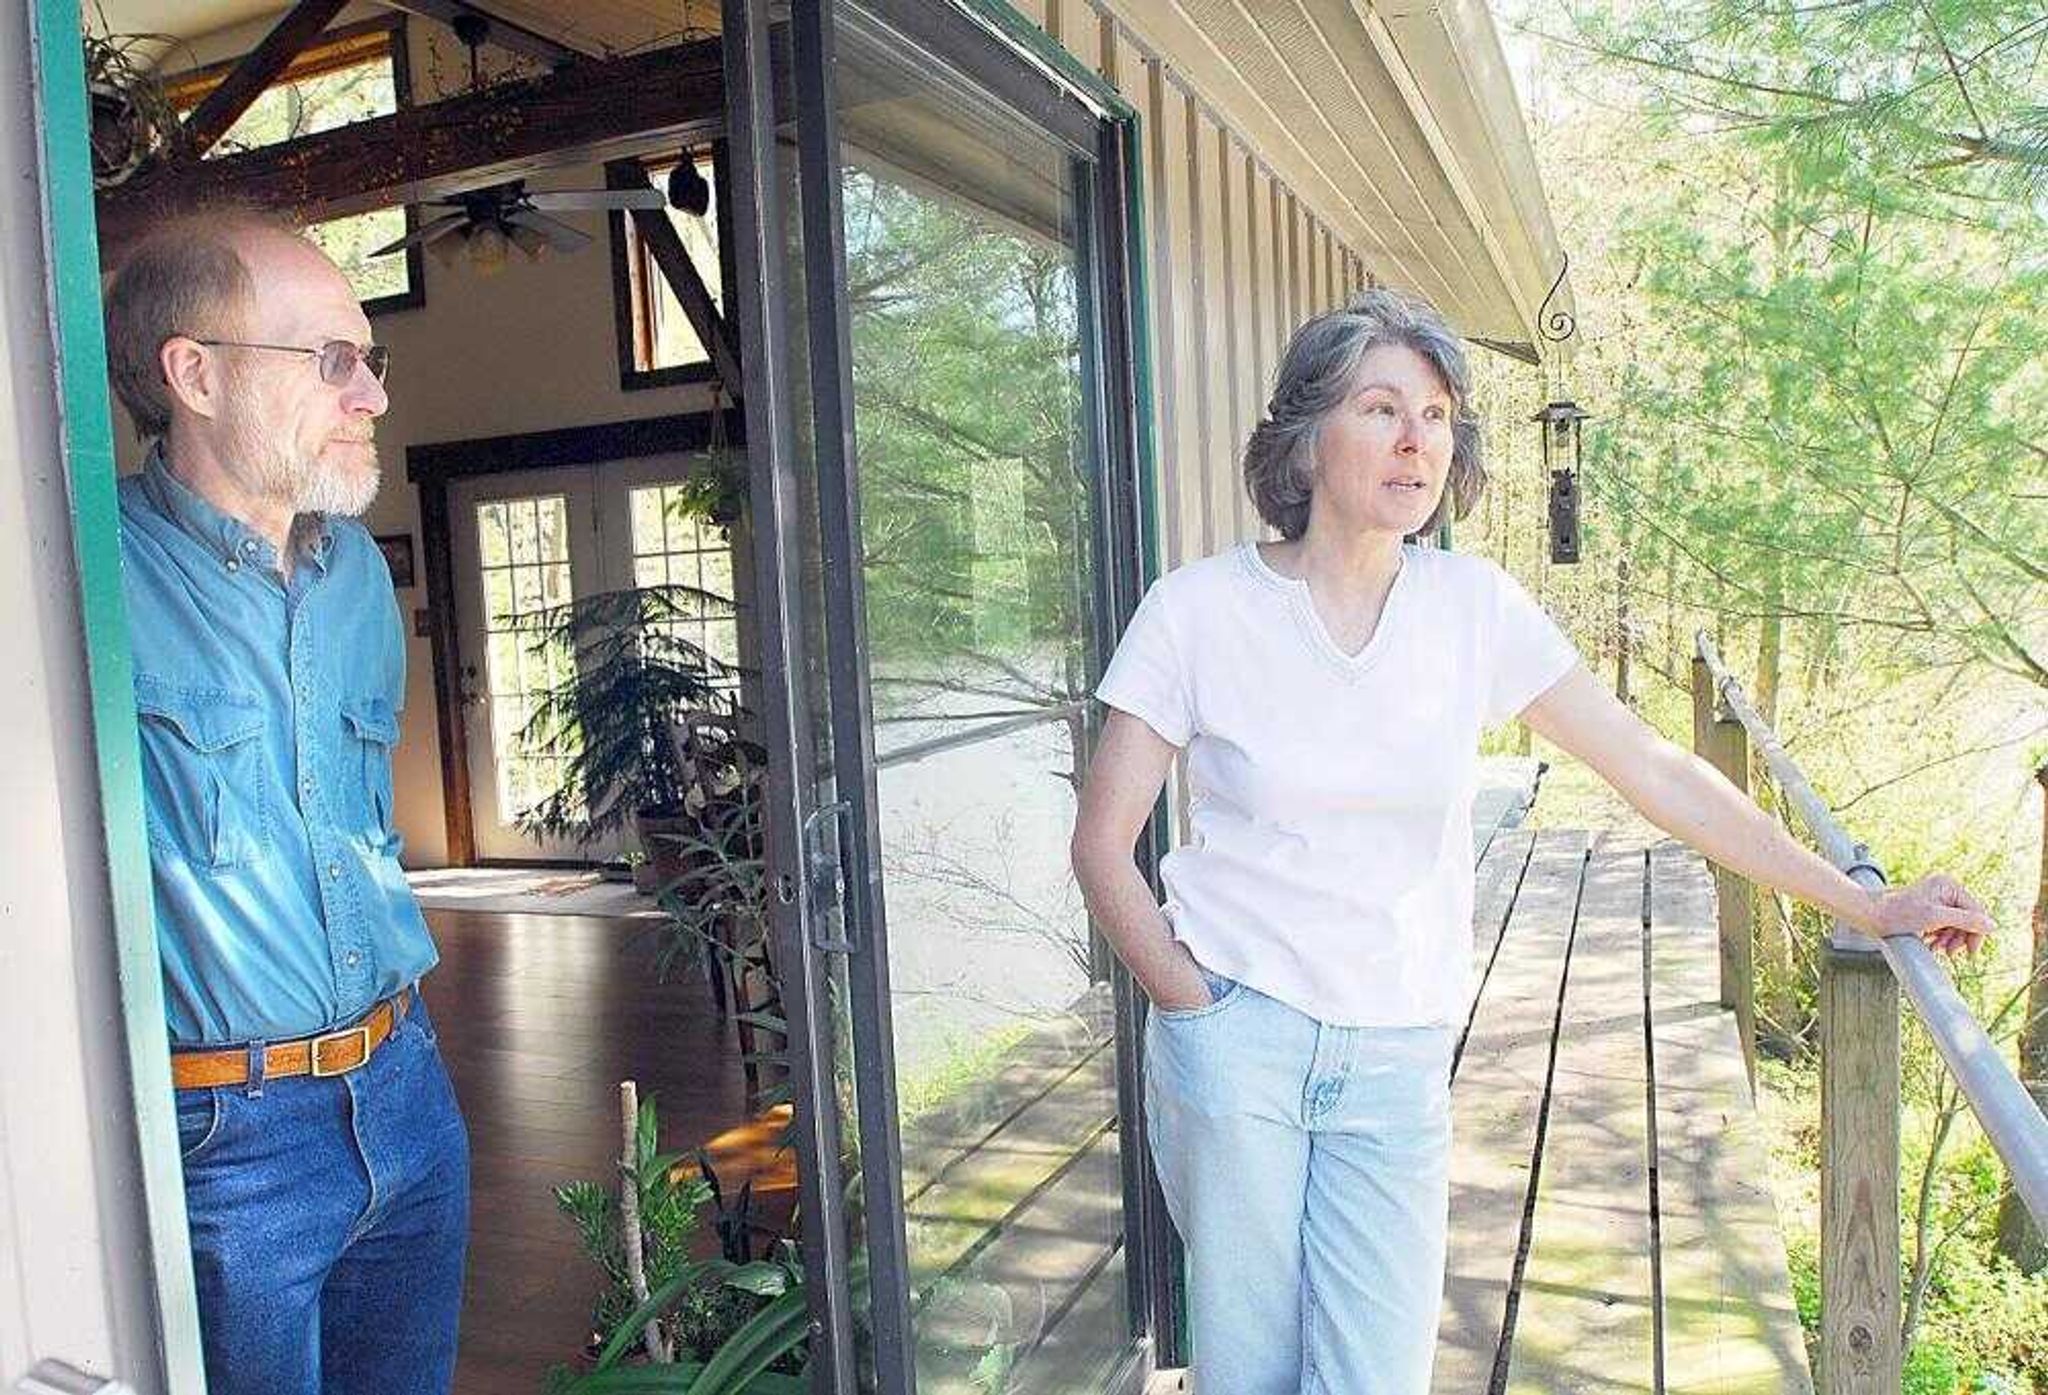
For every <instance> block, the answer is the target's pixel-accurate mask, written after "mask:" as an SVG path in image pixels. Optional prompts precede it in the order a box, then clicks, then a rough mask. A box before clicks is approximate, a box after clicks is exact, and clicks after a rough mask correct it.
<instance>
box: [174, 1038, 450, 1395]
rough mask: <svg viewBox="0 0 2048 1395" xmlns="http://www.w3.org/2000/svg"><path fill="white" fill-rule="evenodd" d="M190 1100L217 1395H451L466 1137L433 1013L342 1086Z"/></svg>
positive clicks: (190, 1094) (240, 1090)
mask: <svg viewBox="0 0 2048 1395" xmlns="http://www.w3.org/2000/svg"><path fill="white" fill-rule="evenodd" d="M177 1104H178V1145H179V1149H180V1151H181V1153H182V1155H183V1157H184V1163H185V1206H186V1210H187V1212H188V1213H189V1216H190V1220H191V1227H192V1263H193V1268H194V1271H195V1275H196V1278H197V1280H198V1289H199V1322H200V1335H201V1338H202V1342H203V1345H204V1348H205V1353H206V1388H207V1392H208V1395H371V1393H372V1392H376V1395H446V1392H447V1390H448V1387H449V1384H450V1382H451V1381H452V1379H453V1377H454V1372H455V1329H456V1319H457V1317H458V1316H459V1314H460V1311H461V1306H462V1259H463V1250H464V1247H465V1246H466V1244H467V1242H468V1237H469V1138H468V1135H467V1133H466V1132H465V1130H464V1128H463V1123H462V1115H461V1113H460V1112H459V1111H458V1109H457V1107H456V1103H455V1092H454V1089H453V1087H451V1086H450V1084H449V1082H448V1073H447V1071H446V1069H445V1068H444V1067H443V1066H442V1064H441V1053H440V1051H439V1049H438V1047H437V1046H436V1045H435V1041H434V1032H433V1026H432V1024H431V1023H430V1022H429V1021H428V1019H427V1013H426V1006H425V1004H423V1003H421V1002H419V1001H417V1000H415V1001H414V1003H413V1006H412V1011H410V1012H408V1013H407V1014H406V1016H405V1020H404V1021H402V1022H401V1023H399V1025H398V1030H397V1031H395V1032H393V1033H392V1034H391V1037H390V1039H389V1040H387V1041H386V1042H385V1043H384V1045H383V1046H382V1047H381V1048H379V1050H378V1051H377V1053H376V1054H375V1055H374V1056H372V1057H371V1058H370V1060H369V1062H368V1063H367V1064H366V1065H364V1066H363V1067H362V1068H361V1069H359V1070H355V1071H351V1072H350V1073H349V1074H347V1075H341V1076H334V1077H330V1078H327V1079H323V1080H315V1079H312V1078H310V1077H307V1076H292V1077H288V1078H285V1079H280V1080H272V1081H268V1082H266V1083H264V1084H263V1085H261V1086H260V1087H255V1086H250V1085H226V1086H220V1087H217V1088H215V1089H210V1090H179V1091H178V1092H177Z"/></svg>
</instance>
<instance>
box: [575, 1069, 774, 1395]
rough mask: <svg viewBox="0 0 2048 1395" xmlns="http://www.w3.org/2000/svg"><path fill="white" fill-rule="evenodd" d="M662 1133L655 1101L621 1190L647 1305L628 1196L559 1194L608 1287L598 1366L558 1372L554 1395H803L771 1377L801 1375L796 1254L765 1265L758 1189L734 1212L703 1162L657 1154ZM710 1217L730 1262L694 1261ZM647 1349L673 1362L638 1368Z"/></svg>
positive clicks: (585, 1188)
mask: <svg viewBox="0 0 2048 1395" xmlns="http://www.w3.org/2000/svg"><path fill="white" fill-rule="evenodd" d="M658 1126H659V1120H658V1117H657V1115H656V1112H655V1106H654V1102H653V1101H652V1100H649V1101H646V1102H643V1103H642V1104H641V1106H640V1109H639V1111H638V1114H637V1117H636V1118H635V1120H634V1155H633V1165H632V1167H631V1168H630V1169H622V1172H625V1171H629V1172H630V1176H622V1178H621V1186H622V1187H623V1186H627V1185H630V1186H632V1187H633V1188H634V1196H635V1198H636V1200H637V1202H638V1206H639V1225H640V1235H639V1251H640V1257H641V1261H642V1266H643V1271H644V1276H645V1280H646V1284H647V1297H646V1298H645V1300H642V1301H636V1300H635V1297H634V1288H633V1283H632V1278H631V1266H630V1264H629V1261H628V1255H627V1235H626V1219H625V1217H626V1208H625V1206H624V1205H623V1204H622V1200H621V1196H620V1195H619V1194H617V1193H614V1192H613V1191H612V1190H610V1189H608V1188H606V1187H604V1186H602V1185H600V1184H598V1183H596V1182H589V1181H578V1182H569V1183H565V1184H564V1185H562V1186H559V1187H557V1188H556V1189H555V1202H556V1205H557V1206H558V1207H560V1209H561V1211H562V1214H563V1215H564V1216H566V1217H567V1218H568V1219H569V1221H570V1222H571V1223H572V1224H573V1225H574V1226H575V1227H576V1232H577V1236H578V1238H579V1239H580V1240H581V1241H582V1244H583V1249H584V1252H585V1253H586V1254H587V1255H589V1256H590V1258H591V1259H592V1260H593V1261H594V1262H595V1263H596V1264H597V1265H598V1267H599V1268H600V1269H602V1270H603V1271H604V1275H605V1278H606V1281H607V1282H606V1284H605V1287H604V1289H603V1291H602V1292H601V1293H600V1294H599V1295H598V1298H597V1302H596V1305H595V1307H594V1309H593V1313H592V1318H593V1323H594V1334H595V1335H594V1338H593V1340H594V1342H595V1343H596V1344H597V1348H598V1349H597V1354H596V1357H595V1359H594V1360H593V1362H592V1364H591V1366H590V1367H589V1369H587V1370H582V1371H578V1370H576V1369H575V1368H573V1367H570V1366H558V1367H556V1368H555V1369H554V1370H552V1371H550V1372H549V1375H548V1378H547V1384H546V1389H547V1391H548V1392H549V1395H608V1392H614V1391H664V1392H676V1393H677V1395H713V1392H718V1393H719V1395H725V1393H727V1392H742V1391H745V1392H753V1395H776V1392H780V1391H782V1390H785V1389H787V1390H790V1391H797V1390H800V1389H801V1388H802V1384H801V1382H800V1381H795V1380H791V1381H789V1382H788V1383H787V1384H784V1383H778V1382H777V1381H776V1380H774V1379H773V1378H772V1377H773V1375H774V1373H775V1372H780V1373H782V1374H783V1375H784V1376H789V1375H791V1374H792V1373H794V1372H796V1371H799V1370H800V1369H801V1367H802V1363H803V1347H804V1343H805V1341H806V1338H807V1336H808V1331H809V1317H808V1311H807V1308H806V1305H805V1300H804V1293H803V1277H802V1276H803V1271H802V1265H801V1263H800V1262H799V1260H798V1256H797V1250H796V1247H795V1245H794V1244H793V1243H792V1242H790V1241H788V1240H778V1241H773V1242H772V1243H771V1244H769V1245H766V1246H764V1247H761V1248H762V1249H763V1251H764V1252H763V1254H762V1256H761V1257H756V1249H757V1246H756V1241H757V1239H758V1238H759V1237H760V1236H761V1235H762V1228H761V1227H759V1226H758V1225H756V1224H754V1223H753V1221H752V1217H751V1209H752V1208H751V1204H750V1203H751V1196H752V1188H751V1185H749V1186H746V1187H743V1188H742V1189H741V1191H740V1193H739V1195H738V1197H737V1198H736V1199H735V1201H734V1202H733V1203H732V1204H731V1205H728V1204H727V1202H726V1200H725V1192H724V1189H723V1187H722V1186H721V1184H720V1183H719V1180H718V1177H717V1174H716V1173H715V1172H714V1171H713V1170H712V1168H711V1165H710V1162H709V1160H708V1159H707V1158H705V1157H704V1156H703V1155H702V1154H701V1153H700V1154H699V1155H698V1159H697V1167H696V1170H695V1171H694V1172H693V1171H691V1170H690V1169H689V1168H688V1167H687V1166H686V1165H685V1159H684V1155H683V1154H681V1153H676V1152H669V1153H664V1152H662V1151H660V1149H659V1147H658V1145H657V1143H656V1135H657V1133H658ZM707 1206H709V1207H712V1208H713V1210H714V1212H715V1214H716V1217H717V1230H718V1235H719V1242H720V1249H721V1251H722V1252H721V1253H720V1254H719V1255H718V1256H717V1257H715V1258H710V1259H692V1258H690V1251H691V1249H692V1248H693V1245H694V1242H695V1240H696V1238H697V1236H698V1235H699V1233H700V1232H701V1230H702V1223H703V1219H704V1211H705V1208H706V1207H707ZM650 1331H651V1333H652V1336H653V1337H654V1339H655V1340H654V1341H653V1342H651V1343H650V1342H649V1341H648V1338H649V1335H650ZM649 1346H655V1347H659V1349H660V1350H661V1351H663V1352H674V1353H675V1357H676V1359H675V1360H673V1361H665V1362H647V1363H646V1364H640V1363H641V1361H642V1360H643V1359H644V1358H643V1357H642V1355H641V1353H642V1352H643V1349H645V1348H647V1347H649Z"/></svg>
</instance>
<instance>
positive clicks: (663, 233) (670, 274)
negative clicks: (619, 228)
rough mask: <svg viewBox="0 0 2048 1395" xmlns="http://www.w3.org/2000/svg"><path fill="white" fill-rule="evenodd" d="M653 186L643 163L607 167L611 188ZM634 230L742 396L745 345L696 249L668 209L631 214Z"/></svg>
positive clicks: (730, 387)
mask: <svg viewBox="0 0 2048 1395" xmlns="http://www.w3.org/2000/svg"><path fill="white" fill-rule="evenodd" d="M652 186H653V181H652V180H650V179H648V177H647V170H646V168H645V167H644V166H642V165H641V164H640V162H639V161H637V160H611V161H607V162H606V164H605V167H604V187H605V188H607V189H647V188H651V187H652ZM629 216H630V217H631V218H632V220H633V226H634V227H635V228H636V229H638V230H639V233H640V238H641V240H642V241H643V242H645V243H646V244H647V254H648V255H649V256H650V257H652V258H653V259H654V264H655V265H656V266H657V267H659V268H661V275H662V279H663V280H665V281H667V282H668V284H669V289H670V290H672V291H674V292H675V293H676V299H677V300H678V301H680V302H681V303H682V307H683V316H684V318H686V319H687V320H689V322H690V328H691V329H694V330H695V331H697V342H698V343H700V344H702V345H703V346H704V349H705V352H707V353H709V354H710V355H711V367H712V369H713V371H715V372H716V373H717V374H718V377H719V381H720V382H722V383H724V384H725V390H726V391H727V392H728V393H730V394H732V395H733V396H735V397H737V396H739V395H740V394H741V392H742V387H741V379H740V346H739V340H738V339H736V338H735V337H734V336H733V332H732V326H731V324H729V323H728V322H727V321H726V319H725V317H724V316H723V315H721V314H719V313H718V302H717V301H715V300H713V299H712V298H711V288H710V287H709V286H707V285H705V284H704V277H703V275H702V273H700V272H699V271H698V270H697V263H696V262H695V261H694V260H693V259H692V258H691V256H690V249H689V248H688V247H685V246H684V245H683V239H682V236H681V235H680V234H678V233H677V232H676V226H675V224H673V223H671V222H670V221H669V220H668V213H667V211H666V210H663V209H658V208H636V209H634V210H632V212H631V214H630V215H629Z"/></svg>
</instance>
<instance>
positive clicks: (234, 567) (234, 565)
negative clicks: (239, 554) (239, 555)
mask: <svg viewBox="0 0 2048 1395" xmlns="http://www.w3.org/2000/svg"><path fill="white" fill-rule="evenodd" d="M241 569H242V564H241V563H240V562H238V561H236V560H235V559H234V558H232V557H230V558H228V570H229V571H231V572H238V571H240V570H241Z"/></svg>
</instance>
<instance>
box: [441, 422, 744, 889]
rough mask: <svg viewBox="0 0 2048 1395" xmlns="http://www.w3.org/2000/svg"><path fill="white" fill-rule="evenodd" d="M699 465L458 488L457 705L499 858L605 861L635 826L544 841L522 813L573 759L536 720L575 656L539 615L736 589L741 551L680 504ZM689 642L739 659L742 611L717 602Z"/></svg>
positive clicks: (490, 855) (564, 472)
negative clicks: (662, 590)
mask: <svg viewBox="0 0 2048 1395" xmlns="http://www.w3.org/2000/svg"><path fill="white" fill-rule="evenodd" d="M690 459H691V457H688V456H684V455H663V456H657V457H653V458H650V459H643V460H618V461H607V462H605V463H604V464H602V465H597V466H565V467H558V468H554V469H547V470H529V471H521V472H518V473H510V474H497V475H487V476H481V477H477V478H473V479H467V480H462V481H459V482H457V483H456V484H455V485H454V486H453V487H452V488H451V490H450V492H449V495H450V497H449V527H450V532H451V534H452V536H451V537H450V539H449V542H450V545H451V551H452V557H453V560H454V567H455V586H456V603H457V606H458V619H457V625H456V629H457V634H458V644H459V651H460V666H459V670H458V672H459V675H460V700H461V701H462V702H463V704H464V706H465V708H466V709H467V711H466V717H467V720H466V722H465V724H464V725H465V729H466V731H467V734H468V751H467V752H466V755H467V761H468V777H469V782H470V807H471V809H472V810H473V811H474V814H473V818H474V827H475V837H476V851H477V854H478V855H479V856H480V857H482V858H486V859H490V860H493V861H557V860H584V859H603V858H608V857H613V856H616V855H618V854H620V853H622V852H625V851H626V850H628V849H629V848H630V847H633V846H635V845H636V844H635V841H634V837H633V833H632V830H631V829H630V828H627V829H626V830H624V831H622V832H619V833H614V834H611V835H609V836H605V837H600V838H598V839H595V840H593V841H590V842H587V843H586V842H577V841H575V840H573V839H563V838H546V837H539V836H536V835H534V834H532V833H531V832H529V831H528V830H527V829H526V828H525V827H523V826H522V816H523V815H524V814H525V813H526V812H527V811H528V810H529V809H530V808H532V806H533V805H534V804H535V802H537V801H538V800H540V799H542V798H544V797H546V796H547V795H548V794H549V793H550V792H551V791H552V790H554V789H556V788H557V787H558V786H559V784H560V779H561V767H562V763H563V759H564V758H563V756H562V754H560V751H559V748H557V749H555V750H550V749H549V747H548V745H547V743H546V742H545V741H544V740H542V739H540V738H542V737H543V736H544V735H545V733H543V732H541V731H539V730H538V729H537V728H536V727H535V725H534V714H535V711H536V708H537V706H538V703H539V700H540V694H541V693H542V692H544V691H545V690H547V689H549V688H552V687H554V686H556V685H557V684H559V683H561V682H562V681H563V679H565V678H566V677H568V675H569V674H570V672H571V671H572V669H573V666H574V664H575V655H574V653H573V652H571V650H570V649H569V648H567V647H565V646H561V645H548V644H543V643H539V642H538V641H537V637H536V634H535V631H534V624H535V621H536V619H537V618H538V617H540V616H542V615H544V614H546V613H548V612H550V611H558V608H559V607H562V606H565V605H568V604H570V603H572V602H574V601H577V600H581V599H585V598H587V597H589V596H591V595H594V594H596V593H599V592H605V591H621V590H626V589H629V588H632V587H636V586H649V585H657V584H679V585H686V586H689V587H692V588H695V589H697V590H701V591H705V592H708V593H710V594H713V595H717V596H722V597H725V598H727V599H728V600H730V599H732V598H733V597H735V596H736V595H737V592H736V590H735V586H734V576H733V558H732V551H731V549H730V547H729V545H728V544H727V542H726V540H725V539H724V537H723V536H721V535H720V534H719V533H718V531H717V530H716V529H714V528H713V527H711V525H710V524H708V523H706V522H704V521H702V520H700V519H698V518H695V517H693V516H692V515H691V514H690V513H689V512H688V511H687V510H685V509H683V508H682V507H680V506H679V496H680V491H681V486H682V484H683V481H684V479H685V477H686V476H687V474H688V470H689V464H690ZM711 612H712V613H707V614H706V615H705V617H704V618H703V619H701V620H696V621H691V622H687V623H689V624H690V625H691V627H692V629H693V633H691V634H690V635H687V636H685V637H686V638H688V639H689V640H691V641H692V642H693V643H696V644H697V645H698V646H699V647H700V648H702V649H704V650H705V651H706V652H707V653H710V654H712V655H713V656H714V657H716V658H719V659H721V660H723V661H725V662H726V663H728V664H735V665H736V664H737V662H738V659H739V637H738V631H737V624H736V620H735V617H734V616H733V615H731V614H728V613H725V612H724V610H723V608H717V607H713V608H711Z"/></svg>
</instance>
